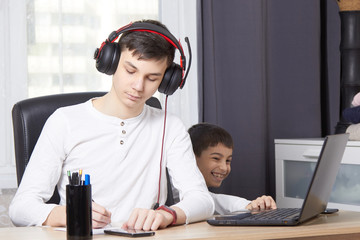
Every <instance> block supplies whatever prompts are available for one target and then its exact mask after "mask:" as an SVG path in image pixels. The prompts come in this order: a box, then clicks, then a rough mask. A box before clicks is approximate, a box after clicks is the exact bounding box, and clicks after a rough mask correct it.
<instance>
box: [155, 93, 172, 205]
mask: <svg viewBox="0 0 360 240" xmlns="http://www.w3.org/2000/svg"><path fill="white" fill-rule="evenodd" d="M168 96H169V95H166V97H165V115H164V128H163V135H162V141H161V155H160V171H159V185H158V194H157V201H156V204H155V206H154V208H153V209H154V210H156V209H157V208H158V207H159V206H160V204H159V202H160V185H161V175H162V174H161V172H162V171H161V169H162V160H163V152H164V140H165V128H166V115H167V100H168Z"/></svg>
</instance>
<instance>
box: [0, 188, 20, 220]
mask: <svg viewBox="0 0 360 240" xmlns="http://www.w3.org/2000/svg"><path fill="white" fill-rule="evenodd" d="M15 192H16V189H0V227H13V226H14V225H13V224H12V222H11V220H10V217H9V204H10V202H11V200H12V199H13V197H14V194H15Z"/></svg>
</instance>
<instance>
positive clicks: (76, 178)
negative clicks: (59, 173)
mask: <svg viewBox="0 0 360 240" xmlns="http://www.w3.org/2000/svg"><path fill="white" fill-rule="evenodd" d="M71 179H72V184H71V185H78V181H79V173H78V172H73V173H72V176H71Z"/></svg>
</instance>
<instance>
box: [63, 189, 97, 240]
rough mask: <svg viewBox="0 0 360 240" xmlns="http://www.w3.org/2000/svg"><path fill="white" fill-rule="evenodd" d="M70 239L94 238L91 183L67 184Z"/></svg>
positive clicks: (67, 216)
mask: <svg viewBox="0 0 360 240" xmlns="http://www.w3.org/2000/svg"><path fill="white" fill-rule="evenodd" d="M66 235H67V239H68V240H78V239H79V240H80V239H81V240H82V239H92V235H93V234H92V196H91V185H66Z"/></svg>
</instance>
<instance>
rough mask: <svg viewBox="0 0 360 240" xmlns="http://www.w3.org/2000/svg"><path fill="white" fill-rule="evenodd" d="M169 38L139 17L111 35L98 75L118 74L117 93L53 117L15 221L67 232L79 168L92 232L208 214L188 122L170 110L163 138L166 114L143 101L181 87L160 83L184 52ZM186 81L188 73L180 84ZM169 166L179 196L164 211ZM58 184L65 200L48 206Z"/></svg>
mask: <svg viewBox="0 0 360 240" xmlns="http://www.w3.org/2000/svg"><path fill="white" fill-rule="evenodd" d="M127 29H128V30H127ZM159 31H160V33H159ZM120 33H122V34H121V37H120V39H119V42H118V43H117V42H114V38H115V39H116V38H117V36H118V35H120ZM116 35H117V36H116ZM114 36H115V37H114ZM110 38H111V39H110ZM172 39H175V38H174V37H173V36H172V35H171V33H170V32H168V30H167V29H166V27H165V26H164V25H163V24H161V23H160V22H158V21H153V20H145V21H138V22H134V23H133V24H130V25H127V26H125V27H123V28H121V29H119V30H118V31H116V32H114V33H112V34H111V36H109V40H107V41H105V42H104V43H103V44H102V46H101V47H100V49H98V51H96V53H95V58H96V59H97V68H98V70H99V71H101V72H104V73H107V74H111V75H113V77H112V86H111V89H110V91H109V92H108V93H107V94H105V95H104V96H103V97H99V98H93V99H90V100H89V101H87V102H84V103H82V104H78V105H73V106H69V107H64V108H60V109H58V110H57V111H55V112H54V114H52V115H51V116H50V117H49V119H48V120H47V122H46V124H45V125H44V128H43V130H42V133H41V135H40V137H39V139H38V142H37V144H36V146H35V148H34V151H33V153H32V156H31V158H30V161H29V164H28V166H27V168H26V170H25V173H24V176H23V178H22V181H21V184H20V186H19V188H18V190H17V193H16V195H15V197H14V199H13V201H12V203H11V206H10V212H9V213H10V217H11V219H12V221H13V223H14V224H15V225H17V226H29V225H37V226H40V225H49V226H65V225H66V207H65V204H66V196H65V189H66V185H67V184H68V177H67V171H71V172H73V171H78V170H79V169H82V171H83V174H85V173H86V174H90V176H91V185H92V198H93V200H94V201H93V204H92V211H93V212H92V217H93V227H94V228H101V227H104V226H106V225H107V224H109V223H111V222H123V223H124V224H123V227H124V228H135V229H144V230H150V229H151V230H156V229H159V228H165V227H167V226H169V225H173V224H184V223H190V222H195V221H200V220H204V219H206V218H208V217H210V216H211V215H212V213H213V211H214V202H213V200H212V198H211V196H210V194H209V192H208V190H207V188H206V184H205V181H204V178H203V176H202V174H201V172H200V171H199V169H198V167H197V165H196V159H195V156H194V154H193V151H192V147H191V140H190V138H189V135H188V133H187V131H186V128H185V127H184V125H183V123H182V122H181V121H180V119H179V118H177V117H175V116H174V115H172V114H167V118H166V125H165V126H166V127H165V132H164V131H163V129H164V124H165V122H164V119H165V112H164V111H163V110H160V109H156V108H152V107H150V106H148V105H145V102H146V100H148V99H149V98H150V97H151V96H152V95H153V94H154V93H155V92H156V91H157V89H159V91H160V88H161V92H164V93H165V94H167V95H171V94H172V92H171V91H170V92H169V88H172V89H173V90H172V91H174V90H176V88H178V87H182V85H177V86H175V87H174V86H168V83H165V86H163V85H164V81H165V79H166V81H167V82H168V81H169V76H167V75H169V74H170V80H172V78H173V77H174V78H175V79H177V78H178V77H177V76H172V75H173V74H172V71H173V70H174V69H173V68H174V63H173V59H174V55H175V50H176V49H175V47H177V48H178V43H176V44H174V40H172ZM179 50H180V49H179ZM109 51H110V52H109ZM103 58H105V60H104V59H103ZM106 58H108V59H106ZM182 60H184V59H183V57H182ZM108 62H109V63H108ZM179 68H180V71H182V70H183V69H181V68H182V67H178V66H177V65H175V72H179ZM169 71H170V73H169ZM182 78H183V72H182V74H180V80H181V81H180V82H181V83H180V84H183V81H184V79H182ZM161 84H163V85H161ZM170 84H171V83H170ZM170 90H171V89H170ZM166 167H167V168H168V170H169V174H170V177H171V179H172V183H173V185H174V186H175V187H176V188H178V189H179V190H180V202H178V203H177V204H175V205H173V206H163V204H164V203H165V201H166V196H167V194H166V191H167V190H166V184H167V183H166V177H165V176H166V174H165V168H166ZM160 168H161V169H160ZM160 172H161V174H160ZM160 176H161V177H160ZM55 186H57V187H58V191H59V195H60V203H59V204H58V205H56V204H46V203H45V202H46V201H47V200H49V198H50V197H51V195H52V194H53V191H54V188H55ZM156 205H159V206H160V207H157V206H156ZM154 208H155V210H154Z"/></svg>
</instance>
